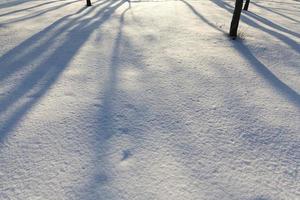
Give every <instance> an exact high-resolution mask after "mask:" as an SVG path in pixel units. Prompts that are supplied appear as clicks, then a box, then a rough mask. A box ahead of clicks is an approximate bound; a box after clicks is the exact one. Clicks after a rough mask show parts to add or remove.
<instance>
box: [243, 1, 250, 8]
mask: <svg viewBox="0 0 300 200" xmlns="http://www.w3.org/2000/svg"><path fill="white" fill-rule="evenodd" d="M249 4H250V0H246V3H245V6H244V10H248V8H249Z"/></svg>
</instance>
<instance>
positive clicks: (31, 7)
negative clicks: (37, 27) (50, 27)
mask: <svg viewBox="0 0 300 200" xmlns="http://www.w3.org/2000/svg"><path fill="white" fill-rule="evenodd" d="M60 1H61V0H55V1H48V2H45V3H41V4H38V5H34V6H30V7H27V8H22V9H19V10H14V11H11V12H7V13H3V14H0V17H3V16H6V15H11V14H15V13H19V12H23V11H26V10H29V9H33V8H39V7H42V6H45V5H49V4H53V3H56V2H60Z"/></svg>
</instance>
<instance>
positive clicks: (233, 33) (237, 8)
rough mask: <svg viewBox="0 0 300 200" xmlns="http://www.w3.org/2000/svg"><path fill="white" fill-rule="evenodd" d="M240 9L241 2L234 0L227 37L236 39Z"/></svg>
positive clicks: (241, 7)
mask: <svg viewBox="0 0 300 200" xmlns="http://www.w3.org/2000/svg"><path fill="white" fill-rule="evenodd" d="M242 9H243V0H236V1H235V8H234V11H233V17H232V21H231V26H230V32H229V35H230V36H231V37H233V38H236V37H237V31H238V27H239V21H240V17H241V12H242Z"/></svg>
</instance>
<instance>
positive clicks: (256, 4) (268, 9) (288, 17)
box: [251, 2, 300, 23]
mask: <svg viewBox="0 0 300 200" xmlns="http://www.w3.org/2000/svg"><path fill="white" fill-rule="evenodd" d="M251 4H253V5H255V6H257V7H260V8H262V9H265V10H267V11H269V12H272V13H275V14H277V15H279V16H281V17H284V18H286V19H289V20H291V21H294V22H297V23H300V21H299V20H296V19H294V18H292V17H290V16H287V15H285V14H283V13H281V12H277V11H275V10H274V9H270V8H268V7H266V6H262V5H260V4H258V3H256V2H251Z"/></svg>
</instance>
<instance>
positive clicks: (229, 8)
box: [211, 0, 300, 53]
mask: <svg viewBox="0 0 300 200" xmlns="http://www.w3.org/2000/svg"><path fill="white" fill-rule="evenodd" d="M211 2H212V3H214V4H216V5H217V6H219V7H221V8H223V9H225V10H226V11H228V12H229V13H233V7H232V6H231V5H230V4H228V3H226V2H224V1H222V2H220V1H218V0H212V1H211ZM248 15H249V14H248ZM241 20H242V21H244V22H245V23H247V24H248V25H249V26H252V27H254V28H257V29H259V30H261V31H264V32H266V33H268V34H270V35H272V36H274V37H275V38H277V39H279V40H281V41H282V42H284V43H285V44H287V45H288V46H290V47H291V48H292V49H293V50H294V51H296V52H297V53H300V48H299V44H298V42H296V41H295V40H293V39H291V38H289V37H288V36H286V35H284V34H281V33H279V32H277V31H273V30H271V29H269V28H266V27H264V26H261V25H260V24H258V23H257V22H255V21H254V20H252V19H250V18H249V16H247V15H246V16H244V15H243V16H242V18H241Z"/></svg>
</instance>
